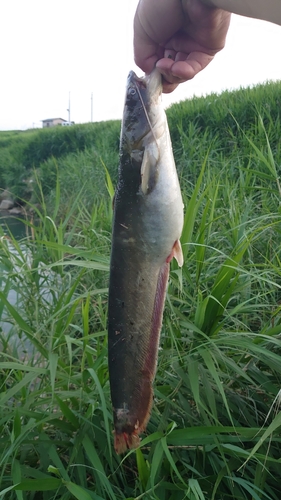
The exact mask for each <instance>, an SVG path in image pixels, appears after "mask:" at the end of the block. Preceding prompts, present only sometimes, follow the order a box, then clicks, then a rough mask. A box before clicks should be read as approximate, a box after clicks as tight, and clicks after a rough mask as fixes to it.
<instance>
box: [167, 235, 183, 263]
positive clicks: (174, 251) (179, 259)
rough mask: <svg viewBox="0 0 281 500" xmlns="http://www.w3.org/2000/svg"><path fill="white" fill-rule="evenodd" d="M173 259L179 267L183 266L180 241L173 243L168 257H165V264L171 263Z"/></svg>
mask: <svg viewBox="0 0 281 500" xmlns="http://www.w3.org/2000/svg"><path fill="white" fill-rule="evenodd" d="M173 257H175V259H176V261H177V263H178V265H179V267H182V265H183V253H182V248H181V242H180V240H177V241H175V243H174V246H173V248H172V251H171V253H170V255H169V256H168V257H167V259H166V262H171V260H172V258H173Z"/></svg>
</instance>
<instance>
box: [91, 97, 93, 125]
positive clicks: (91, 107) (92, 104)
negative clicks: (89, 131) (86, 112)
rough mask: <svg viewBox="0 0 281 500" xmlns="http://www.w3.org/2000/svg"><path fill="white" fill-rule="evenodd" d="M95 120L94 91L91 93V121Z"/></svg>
mask: <svg viewBox="0 0 281 500" xmlns="http://www.w3.org/2000/svg"><path fill="white" fill-rule="evenodd" d="M92 121H93V92H92V93H91V122H92Z"/></svg>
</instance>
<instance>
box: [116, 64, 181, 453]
mask: <svg viewBox="0 0 281 500" xmlns="http://www.w3.org/2000/svg"><path fill="white" fill-rule="evenodd" d="M161 93H162V84H161V75H160V73H159V72H158V70H157V69H154V70H153V72H152V73H151V74H150V75H149V76H146V77H144V78H138V77H137V76H136V74H135V73H134V72H133V71H131V72H130V74H129V76H128V81H127V89H126V98H125V106H124V114H123V120H122V128H121V137H120V165H119V179H118V184H117V188H116V193H115V199H114V220H113V234H112V250H111V262H110V283H109V301H108V362H109V379H110V389H111V399H112V405H113V415H114V428H115V432H114V434H115V443H114V446H115V450H116V452H117V453H123V452H125V451H126V450H127V449H130V448H135V447H137V446H138V444H139V442H140V440H139V434H140V433H141V432H143V431H144V430H145V428H146V424H147V422H148V420H149V416H150V411H151V406H152V400H153V390H152V384H153V380H154V376H155V370H156V363H157V353H158V345H159V335H160V330H161V325H162V317H163V308H164V302H165V295H166V288H167V282H168V277H169V268H170V264H169V262H170V261H171V259H172V258H173V257H175V258H176V259H177V261H178V264H179V265H180V266H181V265H182V264H183V255H182V250H181V245H180V242H179V238H180V236H181V232H182V227H183V202H182V197H181V191H180V185H179V181H178V176H177V171H176V167H175V162H174V157H173V152H172V146H171V140H170V134H169V129H168V123H167V118H166V114H165V111H164V109H163V107H162V103H161Z"/></svg>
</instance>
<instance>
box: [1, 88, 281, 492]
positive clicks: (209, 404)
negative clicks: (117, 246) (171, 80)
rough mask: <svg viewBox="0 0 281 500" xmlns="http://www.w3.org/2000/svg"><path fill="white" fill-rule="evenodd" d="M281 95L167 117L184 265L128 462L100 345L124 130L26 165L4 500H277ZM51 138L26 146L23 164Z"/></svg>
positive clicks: (4, 365) (195, 104) (12, 270)
mask: <svg viewBox="0 0 281 500" xmlns="http://www.w3.org/2000/svg"><path fill="white" fill-rule="evenodd" d="M280 90H281V88H280V85H279V84H275V85H273V84H270V85H267V86H265V87H259V88H256V89H253V90H243V91H239V92H237V93H225V94H223V95H222V96H221V97H217V96H210V97H207V98H205V99H195V100H194V101H191V102H185V103H180V104H178V105H175V106H173V107H172V108H171V109H170V110H169V113H168V115H169V122H170V126H171V135H172V138H173V145H174V150H175V157H176V162H177V165H178V168H179V176H180V180H181V185H182V191H183V197H184V203H185V224H184V230H183V235H182V246H183V252H184V257H185V264H184V266H183V268H182V269H181V270H179V269H178V267H177V264H176V263H175V262H173V263H172V266H171V276H170V281H169V289H168V295H167V302H166V307H165V313H164V321H163V329H162V333H161V349H160V351H159V361H158V370H157V375H156V379H155V383H154V390H155V400H154V406H153V410H152V415H151V420H150V422H149V425H148V429H147V434H146V435H145V436H144V439H143V440H142V443H141V448H140V449H139V450H137V452H131V453H129V454H128V455H126V456H125V457H121V458H120V457H118V456H116V455H115V453H114V451H113V446H112V441H113V439H112V411H111V403H110V396H109V381H108V370H107V340H106V321H107V284H108V266H109V253H110V231H111V218H112V211H111V199H110V195H111V196H112V188H111V186H110V183H108V179H107V183H106V174H105V169H104V166H103V164H104V165H106V167H107V168H108V170H109V172H110V174H111V178H112V181H113V184H114V183H115V180H116V170H117V165H118V152H117V149H118V133H119V124H118V123H115V122H112V123H108V124H97V125H95V126H94V125H91V124H89V125H85V126H77V128H76V127H70V128H68V129H67V132H64V129H62V128H61V129H60V130H59V131H58V137H59V140H58V143H57V144H59V142H63V134H64V133H70V132H69V131H70V130H73V132H71V133H72V134H74V136H75V134H76V136H78V132H79V131H80V132H79V133H81V134H82V130H83V127H84V130H87V131H89V132H87V134H88V133H89V142H88V143H87V144H86V145H85V141H86V140H85V141H84V145H83V147H81V148H80V146H79V147H78V146H77V147H76V150H71V151H68V152H67V151H64V152H62V154H58V153H56V155H55V156H54V157H52V156H51V155H49V157H44V158H40V157H39V156H38V160H37V163H36V162H35V160H33V161H32V162H31V163H30V164H29V166H27V163H22V165H23V166H24V168H25V171H26V172H28V175H31V176H34V181H35V183H37V187H36V189H34V190H33V193H32V197H33V199H34V201H36V203H37V202H39V205H38V206H40V209H39V208H37V205H36V206H35V208H34V210H35V215H36V219H37V224H36V225H35V224H34V222H33V219H32V218H31V216H28V217H29V218H28V219H27V220H26V224H27V229H28V235H27V237H26V239H25V241H24V242H22V243H21V244H19V243H18V242H16V241H15V240H13V238H11V239H10V240H9V239H7V238H2V239H1V247H0V265H1V271H2V273H1V290H2V291H1V293H0V299H1V300H0V314H1V317H2V319H5V320H6V321H8V322H9V323H10V325H11V330H10V337H11V338H12V339H14V340H15V339H19V340H18V341H19V342H20V343H21V345H22V348H21V349H17V350H16V349H15V348H13V345H12V342H11V341H10V342H8V340H7V337H6V336H4V334H2V344H3V350H2V354H1V358H0V383H1V394H0V429H1V431H0V484H1V490H2V492H3V491H4V492H6V493H5V495H6V496H5V498H8V499H11V500H13V499H17V500H18V499H20V500H25V499H26V500H30V499H35V500H39V499H40V500H41V499H42V500H51V499H61V500H70V499H73V498H77V499H79V500H89V499H114V500H115V499H145V500H146V499H150V498H151V499H160V500H170V499H171V500H182V499H190V500H197V499H198V500H203V499H205V500H226V499H233V500H240V499H247V500H248V499H255V500H258V499H261V500H264V499H272V500H279V498H280V479H281V477H280V476H281V473H280V451H281V442H280V441H281V436H280V424H281V413H280V412H279V404H280V396H279V391H280V378H281V363H280V361H281V358H280V347H281V344H280V333H281V323H280V319H281V317H280V296H281V293H280V287H281V279H280V274H281V272H280V196H281V190H280V185H279V175H280V171H279V169H280V167H279V165H280V132H281V130H280V128H281V127H280V112H279V110H280V106H279V105H278V103H279V101H278V98H279V97H278V96H279V95H280ZM91 127H95V129H96V136H95V135H93V137H95V140H94V139H93V142H92V143H91ZM99 127H100V129H99ZM56 130H58V129H56ZM75 130H76V131H75ZM92 130H94V129H92ZM98 130H100V135H99V133H98ZM107 131H108V136H107ZM47 132H48V133H49V132H50V131H47ZM52 133H53V134H54V137H55V131H53V132H52ZM24 134H25V133H23V135H22V136H21V135H20V137H21V138H23V137H24ZM29 134H30V135H29ZM32 134H34V136H33V139H32ZM36 134H38V135H37V136H36ZM43 134H45V131H37V132H26V138H28V139H26V140H28V141H30V142H29V151H31V150H32V147H31V144H32V141H34V144H35V142H36V141H39V139H38V138H39V137H41V139H40V140H42V142H44V141H43ZM60 134H62V135H60ZM87 134H86V135H87ZM74 136H73V137H74ZM35 137H37V138H36V140H35ZM46 137H47V135H46ZM50 137H51V135H50ZM73 137H72V139H71V138H69V139H68V140H69V141H70V142H71V141H72V140H73V141H74V138H73ZM48 138H49V136H48ZM6 139H7V141H8V140H10V141H14V140H16V136H14V137H13V134H11V136H10V138H9V136H8V135H7V138H6ZM21 140H22V141H23V142H24V139H20V141H21ZM56 140H57V139H53V141H54V142H55V141H56ZM83 140H84V139H83ZM87 140H88V139H87ZM20 141H19V146H18V147H19V148H20V147H23V149H24V146H21V142H20ZM67 142H68V141H67ZM74 142H75V141H74ZM0 143H1V134H0ZM7 144H8V143H7ZM9 144H10V145H9ZM9 144H8V145H6V146H5V147H4V146H3V150H4V149H5V148H6V153H7V151H8V149H9V148H10V153H11V155H12V152H11V151H12V149H13V148H12V146H11V144H12V142H11V143H9ZM70 147H73V144H72V146H70ZM39 149H40V148H39V143H38V148H35V149H34V151H37V153H38V150H39ZM42 150H43V146H42ZM56 151H57V150H56ZM37 153H36V154H37ZM25 154H27V153H26V152H25ZM34 154H35V153H34ZM21 158H24V154H23V153H22V156H21ZM25 158H26V157H25ZM22 162H23V160H22ZM25 162H27V160H25ZM40 182H41V183H42V184H40ZM48 183H49V184H48ZM9 290H16V291H17V292H18V296H19V298H20V300H19V303H18V304H16V305H13V306H12V305H11V304H10V303H9V302H8V300H7V296H8V292H9ZM26 350H27V351H28V353H26V352H25V351H26Z"/></svg>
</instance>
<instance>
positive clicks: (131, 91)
mask: <svg viewBox="0 0 281 500" xmlns="http://www.w3.org/2000/svg"><path fill="white" fill-rule="evenodd" d="M128 93H129V95H135V93H136V89H134V88H133V87H131V88H129V90H128Z"/></svg>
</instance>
